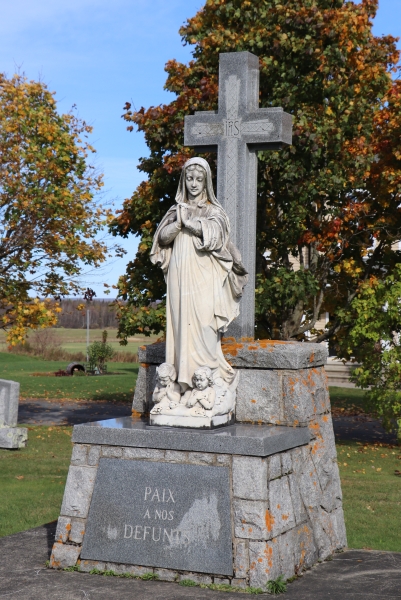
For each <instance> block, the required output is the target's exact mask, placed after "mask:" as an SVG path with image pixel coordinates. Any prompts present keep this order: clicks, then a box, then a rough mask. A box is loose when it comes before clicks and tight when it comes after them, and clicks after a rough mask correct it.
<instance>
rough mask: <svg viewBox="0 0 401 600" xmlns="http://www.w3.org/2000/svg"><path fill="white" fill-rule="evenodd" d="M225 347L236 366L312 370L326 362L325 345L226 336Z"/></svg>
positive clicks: (227, 354) (227, 356)
mask: <svg viewBox="0 0 401 600" xmlns="http://www.w3.org/2000/svg"><path fill="white" fill-rule="evenodd" d="M222 349H223V352H224V355H225V357H226V359H227V360H228V361H229V363H230V364H231V365H232V366H233V367H243V368H246V369H279V370H283V369H310V368H313V367H319V366H322V365H325V364H326V360H327V355H328V351H327V347H326V345H325V344H312V343H310V344H309V343H303V342H279V341H276V340H260V341H256V342H242V343H240V342H235V341H233V340H229V339H227V338H226V339H223V344H222Z"/></svg>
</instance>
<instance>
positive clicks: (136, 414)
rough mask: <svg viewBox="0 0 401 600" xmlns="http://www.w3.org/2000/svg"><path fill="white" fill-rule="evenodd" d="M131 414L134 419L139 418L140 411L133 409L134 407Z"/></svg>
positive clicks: (140, 415)
mask: <svg viewBox="0 0 401 600" xmlns="http://www.w3.org/2000/svg"><path fill="white" fill-rule="evenodd" d="M131 415H132V417H133V418H134V419H140V418H141V417H142V413H140V412H138V411H137V410H135V408H133V409H132V410H131Z"/></svg>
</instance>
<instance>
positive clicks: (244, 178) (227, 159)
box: [184, 52, 292, 339]
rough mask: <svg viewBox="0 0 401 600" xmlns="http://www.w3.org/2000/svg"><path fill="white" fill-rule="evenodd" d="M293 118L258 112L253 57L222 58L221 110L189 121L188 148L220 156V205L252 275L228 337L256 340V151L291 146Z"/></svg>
mask: <svg viewBox="0 0 401 600" xmlns="http://www.w3.org/2000/svg"><path fill="white" fill-rule="evenodd" d="M291 141H292V117H291V115H289V114H287V113H285V112H283V109H282V108H259V59H258V57H257V56H255V55H254V54H251V53H250V52H229V53H225V54H220V61H219V109H218V111H204V112H195V114H194V115H192V116H187V117H185V129H184V145H185V146H195V147H197V149H198V150H199V152H200V153H202V152H216V151H217V153H218V156H217V199H218V200H219V201H220V202H221V204H222V205H223V207H224V209H225V211H226V212H227V214H228V217H229V219H230V223H231V239H232V240H233V242H234V244H235V245H236V246H237V248H238V249H239V250H240V252H241V255H242V261H243V263H244V265H245V267H246V269H247V270H248V271H249V281H248V284H247V286H246V287H245V289H244V295H243V297H242V300H241V312H240V315H239V317H238V318H237V319H236V320H235V321H234V323H232V325H231V326H230V329H229V333H228V334H227V335H230V336H233V337H235V338H236V339H241V338H242V337H247V338H253V337H254V335H255V262H256V191H257V160H258V159H257V151H258V150H277V149H279V148H282V147H283V146H287V145H289V144H291Z"/></svg>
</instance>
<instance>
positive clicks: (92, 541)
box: [50, 418, 346, 589]
mask: <svg viewBox="0 0 401 600" xmlns="http://www.w3.org/2000/svg"><path fill="white" fill-rule="evenodd" d="M323 422H324V421H323ZM108 423H109V424H108ZM316 431H317V430H316ZM313 432H314V429H313V428H312V431H310V428H308V427H282V426H281V427H277V426H267V425H245V424H235V425H231V426H228V427H227V428H222V429H217V430H214V431H199V430H198V431H194V430H186V429H177V428H169V427H166V428H163V427H150V426H148V425H147V424H146V422H138V421H135V420H134V419H130V418H126V419H121V420H110V421H109V422H107V421H101V422H99V423H91V424H86V425H77V426H75V428H74V433H73V438H72V440H73V442H74V449H73V454H72V464H71V467H70V473H69V475H68V478H67V484H66V490H65V493H64V500H63V504H62V508H61V515H60V518H59V524H58V528H57V534H56V542H55V545H54V548H53V553H52V558H51V562H50V564H51V566H52V567H54V568H62V567H65V566H66V565H68V566H72V565H73V564H77V565H79V566H80V569H81V570H82V571H90V570H92V569H93V568H96V569H98V570H100V571H102V570H103V571H114V572H115V573H130V574H132V575H137V576H140V575H142V574H146V573H151V572H153V573H155V574H157V575H159V576H160V578H161V579H162V580H164V581H180V580H182V579H192V580H193V581H197V582H208V583H212V582H215V583H219V582H222V581H224V582H225V583H226V582H227V583H229V584H230V585H232V586H233V587H246V586H253V587H259V588H262V589H266V585H267V583H268V582H269V581H271V580H273V579H276V578H277V577H278V576H279V575H283V576H284V577H285V578H290V577H292V576H294V575H297V574H299V573H301V572H302V571H303V570H305V569H308V568H310V567H311V566H313V565H314V564H316V563H317V562H318V561H320V560H324V559H325V558H327V557H328V556H329V555H330V554H333V553H334V552H337V551H340V550H342V549H343V548H344V547H345V546H346V534H345V528H344V518H343V513H342V502H341V488H340V481H339V474H338V469H337V465H336V459H335V455H333V452H332V449H331V448H330V447H329V446H330V443H331V438H330V436H328V435H327V432H326V430H325V428H324V427H320V428H319V431H318V432H316V433H315V436H316V437H311V433H313ZM317 441H318V443H319V448H318V450H319V451H317V450H316V443H317ZM212 553H214V554H213V556H215V557H216V559H214V558H213V559H210V556H212ZM74 561H75V562H74Z"/></svg>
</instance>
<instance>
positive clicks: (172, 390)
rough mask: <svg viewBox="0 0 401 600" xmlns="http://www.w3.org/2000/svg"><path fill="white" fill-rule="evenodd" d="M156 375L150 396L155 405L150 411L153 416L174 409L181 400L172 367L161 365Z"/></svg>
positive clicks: (174, 371)
mask: <svg viewBox="0 0 401 600" xmlns="http://www.w3.org/2000/svg"><path fill="white" fill-rule="evenodd" d="M156 374H157V384H156V387H155V389H154V392H153V395H152V400H153V402H154V404H155V405H154V407H153V408H152V410H151V411H150V412H151V414H153V415H157V414H159V413H161V412H163V411H164V410H167V411H168V410H170V409H172V408H175V407H176V406H178V404H179V402H180V399H181V393H180V386H179V385H178V383H176V381H175V380H176V379H177V372H176V370H175V367H174V365H170V364H169V363H163V364H161V365H160V367H158V368H157V369H156Z"/></svg>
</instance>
